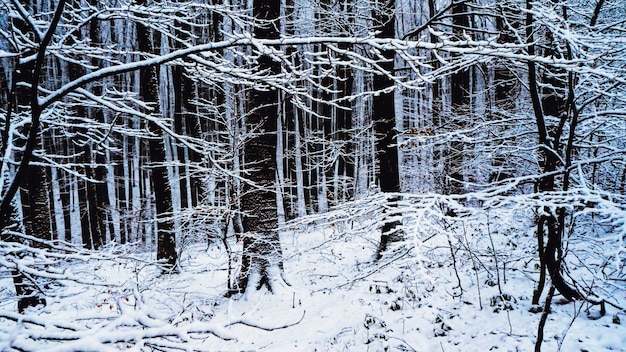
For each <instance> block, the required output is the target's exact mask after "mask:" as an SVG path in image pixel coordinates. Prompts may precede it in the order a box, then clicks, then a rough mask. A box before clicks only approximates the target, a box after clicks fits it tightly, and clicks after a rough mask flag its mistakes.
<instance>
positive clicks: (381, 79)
mask: <svg viewBox="0 0 626 352" xmlns="http://www.w3.org/2000/svg"><path fill="white" fill-rule="evenodd" d="M385 6H386V7H387V8H386V9H384V10H380V9H374V13H373V14H372V15H373V18H374V20H375V21H376V23H380V24H381V26H380V27H379V30H380V35H379V37H381V38H394V37H395V16H394V15H393V14H394V13H395V1H389V2H387V3H385ZM382 54H383V56H384V58H385V61H384V62H381V63H380V67H381V68H382V69H384V70H385V71H386V72H389V73H390V74H393V72H394V52H393V51H391V50H389V51H385V52H383V53H382ZM393 85H394V82H393V81H392V80H391V79H390V78H389V77H387V76H384V75H375V76H374V82H373V88H374V91H381V93H380V94H378V95H375V96H374V97H373V101H372V116H373V120H374V127H375V129H376V133H377V134H378V136H377V140H376V156H377V158H378V163H379V175H378V181H379V186H380V190H381V191H382V192H390V193H399V192H400V173H399V168H398V147H397V146H396V143H397V140H396V135H397V131H396V114H395V90H389V91H386V89H389V88H392V87H393ZM397 201H398V198H397V197H392V198H390V199H389V202H390V206H391V207H396V206H397ZM392 213H393V212H392ZM392 215H393V216H395V215H396V214H392ZM401 225H402V223H401V222H400V221H398V220H392V219H389V218H385V220H384V222H383V226H382V230H381V236H380V242H379V244H378V249H377V253H376V257H377V259H380V258H381V257H382V254H383V252H384V251H385V250H386V249H387V245H388V243H389V242H390V240H398V239H400V238H401V236H400V232H399V231H400V230H399V228H400V226H401Z"/></svg>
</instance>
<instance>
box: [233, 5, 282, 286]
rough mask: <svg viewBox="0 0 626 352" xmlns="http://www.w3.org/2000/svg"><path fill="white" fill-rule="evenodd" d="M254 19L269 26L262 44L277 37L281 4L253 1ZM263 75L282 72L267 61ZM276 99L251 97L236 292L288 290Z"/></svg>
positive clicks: (259, 31) (258, 32) (256, 93)
mask: <svg viewBox="0 0 626 352" xmlns="http://www.w3.org/2000/svg"><path fill="white" fill-rule="evenodd" d="M253 12H254V17H255V18H256V19H257V20H263V21H269V23H268V22H265V23H263V24H261V25H260V26H259V27H257V28H256V29H255V36H256V37H257V38H261V39H270V38H277V37H278V36H279V33H278V31H277V30H276V28H278V26H277V25H275V24H276V23H275V22H276V21H278V18H279V14H280V2H278V1H273V0H256V1H254V8H253ZM258 66H259V71H263V70H270V72H271V73H278V72H279V70H280V66H278V64H276V63H275V62H273V60H272V59H271V58H270V57H268V56H265V55H263V56H261V57H259V59H258ZM277 103H278V93H277V91H275V90H261V89H255V90H253V91H252V93H251V94H250V97H249V100H248V106H249V107H251V109H252V110H251V111H250V112H249V114H248V117H247V121H246V126H247V129H248V130H249V131H256V133H255V135H254V137H252V139H251V140H249V141H248V142H247V143H246V145H245V147H244V149H245V150H244V154H245V155H244V157H245V161H246V169H247V170H248V172H247V179H248V181H249V182H250V183H246V185H245V187H244V192H243V195H242V199H241V207H242V210H243V211H244V213H245V218H244V220H243V230H244V232H245V233H244V234H243V257H242V261H241V271H240V276H239V280H238V287H235V289H236V291H238V292H242V293H243V292H246V291H249V290H250V289H255V290H259V289H261V288H262V287H265V288H267V290H268V291H270V292H273V291H275V289H276V285H277V284H280V283H282V284H284V279H283V261H282V249H281V246H280V239H279V236H278V231H277V219H278V211H277V208H276V194H275V186H274V182H275V180H276V130H277V119H278V116H277V111H278V110H277V109H278V108H277V106H276V104H277Z"/></svg>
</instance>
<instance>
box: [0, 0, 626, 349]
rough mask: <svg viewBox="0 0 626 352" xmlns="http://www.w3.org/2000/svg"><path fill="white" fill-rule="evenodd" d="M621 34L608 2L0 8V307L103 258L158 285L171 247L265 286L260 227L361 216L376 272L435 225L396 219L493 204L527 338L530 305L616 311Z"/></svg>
mask: <svg viewBox="0 0 626 352" xmlns="http://www.w3.org/2000/svg"><path fill="white" fill-rule="evenodd" d="M625 33H626V4H625V3H624V2H623V1H621V0H609V1H605V0H599V1H579V0H566V1H560V0H552V1H537V2H535V1H529V0H527V1H513V0H512V1H496V2H493V1H489V0H485V1H483V0H473V1H470V0H460V1H452V2H448V1H436V0H425V1H416V0H411V1H408V0H386V1H372V0H357V1H342V0H338V1H334V0H282V1H270V0H255V1H228V0H222V1H149V0H138V1H113V0H112V1H95V0H80V1H78V0H58V1H54V0H43V1H39V0H31V1H18V0H1V1H0V62H1V65H2V72H1V73H0V123H1V124H2V125H1V126H0V127H1V131H2V132H1V141H0V154H1V155H2V159H1V165H0V167H1V169H0V172H1V174H0V177H1V181H0V182H1V184H2V202H1V204H0V225H1V227H2V238H1V242H0V251H2V254H3V258H2V259H0V260H1V262H0V269H1V270H3V271H6V273H7V275H8V276H7V277H10V278H11V279H12V282H13V285H14V292H13V293H11V294H8V296H7V297H10V298H9V299H10V300H12V301H13V302H16V306H17V309H16V310H18V311H19V312H20V313H24V312H25V311H27V310H30V309H34V307H42V306H44V305H45V304H46V303H47V302H46V297H50V295H51V292H52V291H54V290H56V289H54V290H53V289H52V288H51V287H52V286H54V284H51V282H52V283H54V282H55V281H63V280H70V281H75V282H80V281H81V279H80V278H79V277H74V276H71V275H65V274H63V270H61V269H59V267H60V266H63V264H64V261H67V260H68V259H67V258H75V259H76V258H82V259H84V260H96V259H95V258H98V256H99V255H101V256H105V255H104V254H102V253H110V252H111V251H113V252H115V251H117V250H118V249H119V248H123V251H128V252H125V253H156V257H155V258H153V259H152V260H154V259H156V261H155V264H157V263H158V265H160V268H161V270H162V271H163V273H164V275H165V274H167V275H170V274H172V273H173V274H172V275H175V273H177V272H180V271H181V268H180V266H179V264H178V261H179V259H180V258H181V256H183V255H184V254H183V252H184V251H185V249H186V248H189V246H191V245H192V244H194V243H211V244H214V245H216V246H221V248H223V249H224V250H225V251H226V252H227V253H228V275H227V282H225V283H224V287H223V289H224V291H225V294H226V295H230V296H233V295H239V294H242V293H247V292H248V291H256V290H259V289H261V288H263V287H265V288H266V289H267V290H268V291H270V292H274V291H276V290H279V289H280V288H281V287H286V286H287V284H286V282H285V280H284V264H283V253H282V251H283V249H282V248H283V247H284V246H285V244H284V243H282V244H281V240H280V233H281V232H283V233H284V232H288V231H298V230H303V229H305V228H310V226H314V225H317V226H329V224H330V225H333V226H335V225H337V224H338V223H342V222H343V221H345V220H346V219H352V221H354V219H355V215H354V214H357V213H359V212H360V211H364V210H363V209H368V210H367V211H372V209H376V210H373V213H372V214H374V215H371V216H374V217H375V219H377V221H376V222H375V224H373V225H370V227H371V228H370V229H374V231H377V239H376V242H377V243H376V246H375V248H374V249H373V250H372V251H371V255H372V260H371V262H372V263H377V262H378V263H379V262H380V261H381V260H384V258H385V256H386V255H388V254H387V253H388V249H389V248H388V247H389V246H390V245H391V246H395V247H394V248H396V247H397V246H402V245H406V244H407V243H416V241H417V242H420V243H421V241H425V239H426V238H429V236H435V235H436V234H437V231H438V230H437V231H435V230H432V228H429V229H428V230H427V231H417V232H416V231H414V228H413V229H412V227H415V226H418V227H419V226H421V225H420V223H419V221H418V222H417V224H416V222H415V219H421V220H420V221H423V222H427V223H429V224H430V223H431V222H433V221H434V223H436V224H437V226H439V227H438V228H443V229H444V230H445V231H443V232H441V233H447V234H449V233H450V232H446V231H448V230H450V229H451V228H452V227H454V226H456V225H455V224H457V225H458V224H459V221H460V222H463V221H464V220H463V219H470V218H471V219H475V218H476V217H480V216H484V215H485V214H487V215H488V214H491V213H497V212H505V213H507V214H509V215H510V216H513V219H515V216H518V215H513V214H516V213H522V214H523V218H524V220H523V221H522V220H520V223H521V222H524V224H525V226H526V227H525V228H524V229H517V230H520V231H522V232H524V231H525V232H526V233H530V234H532V235H531V236H527V238H524V239H522V240H520V239H519V238H517V237H516V239H515V241H514V242H515V243H514V244H515V246H517V245H518V242H519V241H524V245H528V246H532V252H531V253H530V254H529V258H530V259H529V261H528V262H527V264H528V263H529V262H530V261H531V260H534V261H536V264H535V266H534V267H533V268H532V270H531V271H532V273H531V274H529V276H531V278H532V279H530V280H528V291H529V292H532V295H533V297H532V304H533V306H535V307H536V310H537V311H541V310H542V308H541V306H540V304H541V302H542V298H545V300H544V301H545V303H544V304H545V307H546V309H545V310H543V311H544V314H543V315H542V316H541V319H539V318H538V320H540V322H539V325H540V328H539V331H541V327H542V325H541V323H542V322H543V323H545V319H547V315H548V314H547V313H548V312H549V309H547V308H549V307H550V301H551V299H552V297H553V295H554V294H560V295H561V296H562V297H563V298H564V299H565V300H573V301H583V302H586V303H588V304H589V305H591V306H601V307H602V308H601V309H602V311H603V312H604V311H605V310H606V305H608V306H610V307H613V308H614V309H617V310H618V311H622V312H623V308H624V297H623V295H624V264H625V260H626V246H625V239H626V225H625V222H624V219H625V215H626V199H625V198H626V196H625V194H626V192H625V187H626V138H625V135H626V78H625V77H626V74H625V73H626V39H625V38H626V37H625V35H624V34H625ZM346 209H352V210H351V211H347V210H346ZM416 209H421V210H420V211H422V213H420V214H421V215H419V216H417V215H415V211H416ZM409 214H412V215H409ZM361 215H362V214H361ZM519 219H522V218H519ZM528 219H530V220H529V221H526V220H528ZM429 221H430V222H429ZM500 225H502V224H501V223H500V222H499V221H498V220H497V216H494V217H493V218H489V216H487V220H486V221H485V222H484V223H482V225H481V226H483V227H482V229H481V230H477V231H478V232H480V233H482V234H483V235H484V234H486V233H491V230H494V231H495V232H497V231H498V229H501V227H499V226H500ZM429 231H430V232H429ZM481 231H482V232H481ZM283 242H284V241H283ZM445 242H446V245H447V246H448V247H449V253H448V254H450V255H451V258H450V259H449V260H450V262H452V263H454V268H455V270H456V269H457V267H456V265H457V258H456V257H455V254H456V255H459V254H458V253H457V251H458V250H460V249H461V248H462V247H463V245H464V243H465V242H464V240H463V238H462V237H459V236H456V235H455V236H448V237H447V240H446V241H445ZM581 244H584V245H581ZM577 245H578V247H576V246H577ZM239 246H241V248H239ZM112 248H117V249H112ZM574 248H575V250H574ZM465 249H467V250H468V251H469V252H470V254H469V257H468V258H474V257H472V254H471V251H470V248H465ZM483 249H484V248H483ZM489 249H490V250H491V251H492V252H491V255H493V256H494V257H495V258H496V262H495V268H496V270H497V269H498V268H499V265H503V264H502V263H498V261H497V256H495V254H493V251H494V249H493V243H492V245H491V247H489ZM570 249H571V250H570ZM119 250H121V249H119ZM98 253H100V254H98ZM90 258H91V259H90ZM476 258H477V257H476ZM572 260H573V261H575V262H576V264H575V266H576V267H578V268H580V267H583V268H584V272H585V274H584V275H583V277H584V278H583V277H580V276H576V275H571V273H570V271H569V269H568V261H572ZM534 261H533V263H535V262H534ZM65 264H66V263H65ZM459 265H461V264H460V263H459ZM474 265H476V263H474ZM504 265H506V264H504ZM499 275H500V274H498V275H497V277H498V279H499V277H500V276H499ZM457 277H458V274H457ZM460 280H461V279H460V278H459V287H461V283H460ZM287 281H288V280H287ZM544 287H545V288H548V290H547V293H546V292H544V291H545V290H544ZM462 291H463V290H462V289H461V293H462ZM55 292H56V291H55ZM500 294H502V292H500ZM620 297H621V298H620ZM12 317H15V316H13V315H11V314H9V313H6V314H5V315H4V316H3V319H8V320H7V321H10V320H17V319H18V318H12ZM537 341H538V345H539V346H540V345H541V337H539V338H538V339H537Z"/></svg>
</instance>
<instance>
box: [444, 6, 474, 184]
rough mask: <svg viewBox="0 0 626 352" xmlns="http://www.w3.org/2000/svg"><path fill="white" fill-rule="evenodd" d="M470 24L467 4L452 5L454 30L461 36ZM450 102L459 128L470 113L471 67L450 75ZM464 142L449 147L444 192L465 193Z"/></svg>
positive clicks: (457, 142) (453, 142)
mask: <svg viewBox="0 0 626 352" xmlns="http://www.w3.org/2000/svg"><path fill="white" fill-rule="evenodd" d="M469 27H470V25H469V15H468V13H467V5H466V4H465V3H459V4H455V5H454V6H452V31H453V33H455V34H456V35H457V36H458V37H459V38H458V39H463V38H462V35H463V34H464V33H466V32H467V29H468V28H469ZM450 83H451V87H450V102H451V105H452V116H453V119H454V120H456V121H453V122H452V123H453V124H454V125H455V126H456V127H457V128H459V129H460V128H462V127H463V125H464V123H463V120H465V118H464V117H463V115H468V114H469V92H470V69H469V68H466V69H464V70H461V71H459V72H455V73H454V74H452V76H451V77H450ZM463 149H464V146H463V143H462V142H460V141H456V140H453V141H451V142H450V145H449V148H448V150H447V152H446V155H445V156H444V158H445V159H444V175H445V177H446V179H445V180H444V193H445V194H462V193H463V179H464V176H463V169H462V163H463V154H464V152H463Z"/></svg>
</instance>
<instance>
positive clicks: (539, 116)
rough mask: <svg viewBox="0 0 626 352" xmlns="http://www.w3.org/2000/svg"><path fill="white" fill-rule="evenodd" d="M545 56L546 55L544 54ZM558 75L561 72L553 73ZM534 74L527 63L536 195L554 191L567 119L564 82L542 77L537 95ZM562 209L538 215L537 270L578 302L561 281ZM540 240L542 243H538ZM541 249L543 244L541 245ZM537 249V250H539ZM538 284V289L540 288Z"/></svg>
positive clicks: (532, 50)
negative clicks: (536, 159)
mask: <svg viewBox="0 0 626 352" xmlns="http://www.w3.org/2000/svg"><path fill="white" fill-rule="evenodd" d="M526 6H527V9H528V10H529V11H528V12H527V13H526V36H527V38H526V40H527V41H528V43H533V42H534V36H533V31H534V26H533V16H532V11H530V10H531V9H532V5H531V2H530V1H527V2H526ZM546 35H547V36H548V38H547V42H548V43H547V44H546V47H547V48H548V49H546V50H548V51H550V50H551V48H552V47H553V46H554V43H553V42H552V41H553V40H552V38H551V36H550V33H547V34H546ZM528 54H529V55H531V56H532V55H534V54H535V46H534V44H531V45H529V47H528ZM548 54H549V53H548ZM555 71H556V72H557V73H558V72H560V73H561V74H562V70H558V69H555ZM537 76H538V74H537V70H536V67H535V64H534V62H532V61H529V62H528V80H529V81H528V83H529V84H528V87H529V90H530V95H531V100H532V103H533V110H534V113H535V120H536V124H537V130H538V136H539V148H540V150H539V152H540V167H541V172H542V174H543V176H541V177H540V178H539V180H538V181H537V192H539V193H543V192H553V191H555V190H556V176H555V173H556V171H557V170H558V169H559V166H561V167H562V166H563V165H559V163H560V162H559V158H560V157H559V153H560V151H561V145H560V138H561V137H562V133H563V130H562V126H563V122H564V120H563V119H566V118H567V112H566V111H565V98H564V96H563V95H564V94H565V93H564V88H565V82H563V80H562V79H560V78H559V77H557V76H556V75H555V74H554V73H553V74H551V75H550V76H547V75H546V76H544V77H542V86H543V87H544V88H543V90H542V91H541V95H540V90H539V87H538V82H537ZM551 119H556V120H557V121H561V122H560V123H559V126H556V127H554V126H552V127H551V126H548V124H547V122H546V120H551ZM563 211H564V209H557V210H556V211H553V210H552V209H549V208H548V207H544V209H542V213H543V214H542V215H541V216H540V217H539V219H538V225H537V226H538V231H537V236H538V237H539V236H546V238H547V240H546V242H545V247H544V248H543V252H540V253H539V256H540V257H541V259H542V268H541V270H544V267H543V266H544V265H545V270H547V272H548V274H549V275H550V279H551V280H552V285H554V287H555V288H556V289H557V290H558V291H559V293H560V294H561V295H562V296H563V297H565V298H566V299H569V300H575V299H580V298H581V295H580V293H579V292H578V291H577V290H576V289H575V288H573V287H571V286H570V285H569V284H568V283H567V281H566V280H565V278H564V277H563V271H562V268H561V264H562V261H563V234H564V230H565V225H564V223H563V221H560V220H562V217H561V215H559V216H557V214H561V212H563ZM541 240H543V239H541ZM541 245H543V243H541ZM540 247H541V246H540ZM542 286H543V285H542V284H541V285H540V288H542ZM539 295H541V292H540V291H539V290H538V289H537V290H535V293H534V297H533V302H535V301H538V299H539Z"/></svg>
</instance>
